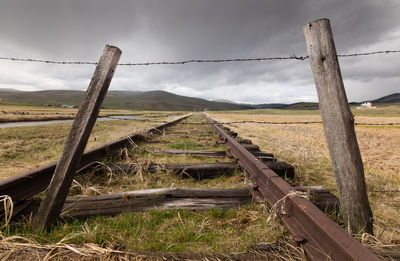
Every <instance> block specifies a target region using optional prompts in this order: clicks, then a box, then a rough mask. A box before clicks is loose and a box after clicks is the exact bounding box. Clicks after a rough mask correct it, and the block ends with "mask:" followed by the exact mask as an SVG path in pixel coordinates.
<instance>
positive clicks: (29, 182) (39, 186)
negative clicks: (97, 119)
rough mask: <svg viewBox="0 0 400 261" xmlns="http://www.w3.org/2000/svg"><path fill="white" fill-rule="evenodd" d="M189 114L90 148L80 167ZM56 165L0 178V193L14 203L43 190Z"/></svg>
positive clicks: (53, 163)
mask: <svg viewBox="0 0 400 261" xmlns="http://www.w3.org/2000/svg"><path fill="white" fill-rule="evenodd" d="M190 115H191V114H188V115H184V116H182V117H180V118H178V119H176V120H173V121H170V122H167V123H164V124H161V125H159V126H156V127H152V128H150V129H147V130H145V131H141V132H138V133H134V134H131V135H129V136H128V137H125V138H121V139H119V140H116V141H113V142H110V143H107V144H105V145H103V146H100V147H97V148H93V149H90V150H88V151H86V152H85V153H84V154H83V155H82V159H81V162H80V168H83V167H85V166H87V165H88V164H90V163H93V162H95V161H100V160H102V159H104V158H105V157H107V156H109V155H110V154H111V153H113V152H115V151H117V150H119V149H120V148H122V147H123V146H125V145H127V144H129V143H130V142H131V141H141V140H143V139H144V138H145V135H146V134H149V133H157V132H159V131H161V130H163V129H164V128H166V127H169V126H171V125H174V124H176V123H178V122H179V121H182V120H183V119H186V118H187V117H189V116H190ZM56 165H57V161H56V162H52V163H49V164H47V165H44V166H41V167H38V168H35V169H32V170H29V171H27V172H24V173H21V174H19V175H16V176H13V177H10V178H6V179H3V180H1V181H0V195H8V196H10V197H11V198H12V200H13V202H14V204H15V203H18V202H20V201H23V200H25V199H27V198H30V197H32V196H34V195H36V194H38V193H40V192H42V191H44V190H45V189H46V188H47V186H48V185H49V183H50V181H51V178H52V177H53V173H54V170H55V168H56Z"/></svg>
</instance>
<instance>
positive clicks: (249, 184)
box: [0, 114, 379, 260]
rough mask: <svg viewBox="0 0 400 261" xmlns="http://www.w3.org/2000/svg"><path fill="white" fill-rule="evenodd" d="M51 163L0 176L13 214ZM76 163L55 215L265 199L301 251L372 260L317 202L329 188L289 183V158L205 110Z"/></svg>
mask: <svg viewBox="0 0 400 261" xmlns="http://www.w3.org/2000/svg"><path fill="white" fill-rule="evenodd" d="M216 134H217V135H216ZM102 160H105V161H103V162H100V161H102ZM55 166H56V162H55V163H52V164H49V165H46V166H43V167H40V168H37V169H34V170H31V171H28V172H26V173H22V174H20V175H17V176H15V177H12V178H8V179H5V180H3V181H0V195H9V196H10V197H11V198H12V199H13V201H14V203H15V208H14V213H13V214H14V218H17V217H18V216H22V215H29V214H30V213H35V212H36V211H37V208H38V206H39V204H40V197H38V196H36V195H37V194H38V193H40V192H42V191H43V190H45V189H46V187H47V185H48V184H49V182H50V180H51V177H52V173H53V171H54V168H55ZM81 167H82V168H83V169H82V170H81V171H80V172H79V173H78V174H77V175H76V177H75V180H74V183H73V186H72V187H71V189H70V192H69V197H68V198H67V201H66V202H65V204H64V208H63V212H62V217H70V218H77V217H79V218H81V217H87V216H91V215H116V214H118V213H121V212H123V211H147V210H150V209H158V210H164V209H189V210H204V209H213V208H236V207H238V206H241V205H247V204H251V203H252V202H253V203H254V202H260V203H263V202H267V203H268V204H269V205H270V206H273V207H272V209H273V210H275V211H276V213H277V214H278V215H279V216H280V218H281V219H282V221H283V222H284V223H285V225H286V227H287V228H288V230H289V231H290V232H291V234H292V239H293V242H294V243H295V244H296V245H297V246H299V247H300V246H301V247H303V248H304V250H305V252H306V256H307V258H309V259H311V260H379V259H378V258H377V257H376V256H375V255H374V254H373V253H372V252H371V251H370V250H368V249H367V248H365V247H364V246H362V245H361V244H360V243H359V242H358V241H357V240H355V239H354V238H353V237H351V236H350V235H348V234H347V233H346V232H345V231H344V230H343V229H341V228H340V227H339V226H338V225H337V224H336V223H334V222H333V221H332V220H331V219H330V218H328V217H327V216H326V215H325V214H324V213H323V212H322V211H321V210H320V209H322V210H324V211H327V210H337V208H338V200H337V199H336V198H335V197H334V196H333V195H332V194H330V193H329V191H326V190H325V189H323V188H321V187H295V186H291V185H289V184H288V183H287V181H288V182H291V181H290V180H291V179H293V178H294V169H293V167H292V166H291V165H290V164H288V163H285V162H282V161H279V160H277V159H275V158H274V155H273V154H272V153H270V152H262V151H260V150H259V148H258V146H256V145H255V144H252V142H251V141H250V140H244V139H241V138H240V137H238V134H237V133H234V132H232V131H230V130H229V129H228V128H225V127H223V126H222V125H220V124H218V123H217V122H214V121H213V120H212V119H210V118H207V117H206V116H204V115H200V114H196V115H193V116H190V115H185V116H183V117H181V118H179V119H177V120H174V121H171V122H168V123H165V124H162V125H160V126H157V127H155V128H151V129H149V130H147V131H145V132H141V133H136V134H132V135H130V136H129V137H127V138H123V139H120V140H118V141H115V142H111V143H109V144H106V145H104V146H101V147H99V148H95V149H92V150H90V151H87V152H86V153H85V154H84V155H83V157H82V162H81ZM291 183H292V184H293V185H295V184H294V182H293V181H292V182H291ZM305 194H307V195H306V197H308V198H309V199H310V200H308V199H306V198H304V197H305ZM318 208H319V209H318Z"/></svg>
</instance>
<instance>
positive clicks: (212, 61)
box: [0, 50, 400, 66]
mask: <svg viewBox="0 0 400 261" xmlns="http://www.w3.org/2000/svg"><path fill="white" fill-rule="evenodd" d="M394 53H400V50H386V51H374V52H365V53H352V54H339V55H338V57H355V56H367V55H376V54H394ZM308 58H309V57H308V56H297V55H290V56H281V57H279V56H278V57H259V58H232V59H191V60H183V61H171V62H168V61H162V62H139V63H119V64H118V65H119V66H148V65H183V64H188V63H223V62H261V61H271V60H300V61H304V60H306V59H308ZM0 60H7V61H18V62H32V63H49V64H64V65H66V64H70V65H97V62H88V61H53V60H43V59H31V58H15V57H0Z"/></svg>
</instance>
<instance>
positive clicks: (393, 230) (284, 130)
mask: <svg viewBox="0 0 400 261" xmlns="http://www.w3.org/2000/svg"><path fill="white" fill-rule="evenodd" d="M211 116H212V117H213V118H214V119H216V120H217V121H219V122H230V121H243V120H246V121H247V120H250V121H275V122H285V121H318V120H320V116H317V115H309V116H308V115H250V114H221V113H220V114H217V113H213V114H212V115H211ZM356 120H357V121H358V122H364V123H387V122H399V120H400V119H399V118H395V117H390V118H389V117H365V116H363V117H356ZM227 126H228V127H230V128H231V129H233V130H235V131H237V132H238V133H239V135H240V136H242V137H244V138H249V139H252V140H253V142H254V143H255V144H257V145H259V146H260V147H261V148H262V149H263V150H265V151H271V152H273V153H274V154H275V155H276V156H277V157H278V158H280V159H283V160H287V161H288V162H290V163H291V164H293V165H294V166H296V168H297V172H298V173H297V174H298V176H299V180H298V182H299V183H300V185H302V184H306V185H323V186H325V187H327V188H329V189H330V190H332V191H334V192H335V193H337V189H336V184H335V179H334V175H333V173H332V169H331V161H330V157H329V152H328V148H327V144H326V139H325V135H324V131H323V126H322V124H307V125H306V124H294V125H274V124H259V123H236V124H228V125H227ZM356 133H357V138H358V142H359V146H360V150H361V154H362V158H363V162H364V168H365V175H366V182H367V186H368V191H369V199H370V202H371V207H372V209H373V212H374V218H375V234H376V237H377V239H378V240H379V241H380V242H381V243H382V244H400V193H399V192H382V191H392V190H400V127H399V126H362V125H361V126H356Z"/></svg>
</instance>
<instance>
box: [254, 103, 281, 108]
mask: <svg viewBox="0 0 400 261" xmlns="http://www.w3.org/2000/svg"><path fill="white" fill-rule="evenodd" d="M287 105H288V104H285V103H265V104H254V105H249V106H251V107H253V109H281V108H283V107H285V106H287Z"/></svg>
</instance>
